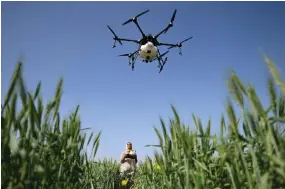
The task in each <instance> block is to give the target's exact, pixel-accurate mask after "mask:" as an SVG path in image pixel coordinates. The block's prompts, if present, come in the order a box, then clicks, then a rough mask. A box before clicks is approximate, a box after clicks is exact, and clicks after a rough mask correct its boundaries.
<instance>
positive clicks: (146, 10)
mask: <svg viewBox="0 0 285 189" xmlns="http://www.w3.org/2000/svg"><path fill="white" fill-rule="evenodd" d="M148 11H149V10H146V11H144V12H142V13H140V14H138V15H137V16H136V18H138V17H140V16H141V15H143V14H145V13H147V12H148Z"/></svg>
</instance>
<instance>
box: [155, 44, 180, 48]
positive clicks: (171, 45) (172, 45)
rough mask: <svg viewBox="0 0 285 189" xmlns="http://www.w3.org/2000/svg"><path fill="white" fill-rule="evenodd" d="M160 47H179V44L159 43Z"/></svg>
mask: <svg viewBox="0 0 285 189" xmlns="http://www.w3.org/2000/svg"><path fill="white" fill-rule="evenodd" d="M158 46H169V47H178V45H177V44H169V43H158Z"/></svg>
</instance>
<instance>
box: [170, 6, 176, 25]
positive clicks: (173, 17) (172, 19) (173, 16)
mask: <svg viewBox="0 0 285 189" xmlns="http://www.w3.org/2000/svg"><path fill="white" fill-rule="evenodd" d="M176 12H177V9H175V11H174V13H173V15H172V18H171V21H170V22H173V21H174V19H175V15H176Z"/></svg>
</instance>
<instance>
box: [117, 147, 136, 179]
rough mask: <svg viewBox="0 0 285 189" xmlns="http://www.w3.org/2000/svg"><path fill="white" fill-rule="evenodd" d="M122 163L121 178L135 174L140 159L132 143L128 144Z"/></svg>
mask: <svg viewBox="0 0 285 189" xmlns="http://www.w3.org/2000/svg"><path fill="white" fill-rule="evenodd" d="M120 162H121V166H120V173H121V176H126V175H129V174H131V175H133V174H134V172H135V170H136V164H137V162H138V159H137V154H136V151H135V150H133V147H132V143H131V142H128V143H127V145H126V150H125V151H124V152H123V153H122V155H121V159H120Z"/></svg>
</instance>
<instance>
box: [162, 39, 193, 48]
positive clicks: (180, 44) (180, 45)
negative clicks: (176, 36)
mask: <svg viewBox="0 0 285 189" xmlns="http://www.w3.org/2000/svg"><path fill="white" fill-rule="evenodd" d="M192 38H193V37H189V38H187V39H185V40H183V41H181V42H180V43H178V44H176V45H175V46H171V47H168V49H172V48H174V47H182V43H184V42H186V41H188V40H189V39H192Z"/></svg>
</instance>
